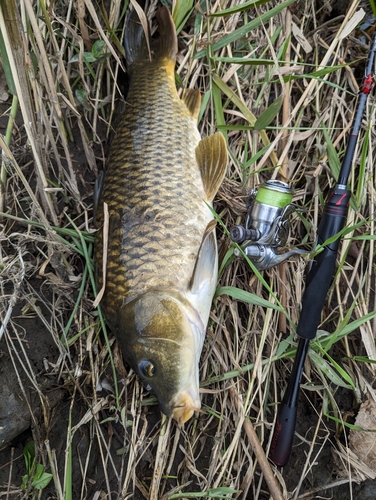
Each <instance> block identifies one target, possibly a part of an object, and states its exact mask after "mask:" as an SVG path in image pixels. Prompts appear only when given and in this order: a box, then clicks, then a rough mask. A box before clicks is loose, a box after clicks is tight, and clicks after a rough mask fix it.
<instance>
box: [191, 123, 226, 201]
mask: <svg viewBox="0 0 376 500" xmlns="http://www.w3.org/2000/svg"><path fill="white" fill-rule="evenodd" d="M196 161H197V164H198V166H199V169H200V172H201V178H202V183H203V185H204V190H205V194H206V200H207V201H213V199H214V196H215V195H216V194H217V191H218V189H219V186H220V185H221V183H222V181H223V178H224V176H225V173H226V167H227V147H226V141H225V138H224V137H223V135H222V134H221V133H220V132H217V133H216V134H214V135H210V136H209V137H205V139H202V140H201V141H200V142H199V144H198V146H197V148H196Z"/></svg>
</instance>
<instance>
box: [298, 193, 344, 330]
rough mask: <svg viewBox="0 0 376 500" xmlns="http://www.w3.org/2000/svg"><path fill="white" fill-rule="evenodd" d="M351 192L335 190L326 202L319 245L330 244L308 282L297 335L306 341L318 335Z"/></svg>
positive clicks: (319, 231)
mask: <svg viewBox="0 0 376 500" xmlns="http://www.w3.org/2000/svg"><path fill="white" fill-rule="evenodd" d="M350 196H351V192H350V191H349V190H348V189H346V188H345V187H342V186H338V185H337V186H336V187H335V188H333V189H332V190H331V191H330V193H329V196H328V199H327V201H326V203H325V207H324V212H323V215H322V218H321V221H320V225H319V227H318V230H317V243H319V244H320V245H322V244H324V243H325V242H327V240H329V242H327V243H326V245H325V247H324V249H323V251H322V252H321V253H319V254H318V255H316V257H315V258H314V260H313V261H312V262H311V266H310V269H309V272H308V275H307V279H306V288H305V291H304V295H303V304H302V311H301V313H300V318H299V324H298V327H297V330H296V332H297V334H298V335H299V336H300V337H303V338H305V339H313V338H315V336H316V331H317V327H318V325H319V323H320V316H321V311H322V309H323V307H324V303H325V298H326V295H327V293H328V290H329V287H330V284H331V282H332V279H333V275H334V269H335V265H336V258H337V252H338V247H339V243H340V238H339V237H338V238H334V237H335V235H337V234H338V233H339V232H340V231H341V230H342V229H343V228H344V226H345V223H346V218H347V212H348V207H349V202H350Z"/></svg>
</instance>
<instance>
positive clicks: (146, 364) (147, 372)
mask: <svg viewBox="0 0 376 500" xmlns="http://www.w3.org/2000/svg"><path fill="white" fill-rule="evenodd" d="M138 368H139V370H140V372H141V373H142V374H143V375H144V376H145V377H149V378H151V377H154V375H155V366H154V365H153V363H151V362H150V361H141V363H140V364H139V365H138Z"/></svg>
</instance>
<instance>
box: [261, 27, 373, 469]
mask: <svg viewBox="0 0 376 500" xmlns="http://www.w3.org/2000/svg"><path fill="white" fill-rule="evenodd" d="M375 54H376V31H375V34H374V38H373V40H372V43H371V47H370V52H369V55H368V60H367V63H366V69H365V76H364V80H363V83H362V86H361V88H360V95H359V99H358V104H357V107H356V111H355V115H354V120H353V124H352V129H351V134H350V138H349V141H348V146H347V149H346V153H345V157H344V159H343V162H342V165H341V169H340V172H339V177H338V182H337V184H336V185H335V186H334V188H332V189H331V190H330V191H329V195H328V198H327V200H326V202H325V206H324V211H323V215H322V217H321V221H320V224H319V227H318V229H317V239H316V243H315V247H317V246H318V245H320V246H322V247H323V249H322V251H321V252H320V253H318V254H317V255H316V256H315V258H314V259H313V261H312V262H311V263H310V267H309V270H308V274H307V278H306V288H305V291H304V295H303V300H302V310H301V313H300V319H299V322H298V326H297V330H296V333H297V334H298V336H299V337H300V338H299V343H298V348H297V351H296V356H295V360H294V364H293V368H292V371H291V376H290V379H289V382H288V385H287V388H286V392H285V394H284V396H283V399H282V402H281V404H280V407H279V411H278V415H277V420H276V424H275V427H274V434H273V438H272V442H271V447H270V451H269V458H270V460H271V461H272V462H274V464H275V465H278V466H281V467H283V466H284V465H286V464H287V462H288V460H289V458H290V453H291V448H292V443H293V437H294V432H295V423H296V414H297V405H298V396H299V388H300V380H301V377H302V373H303V367H304V361H305V358H306V356H307V353H308V349H309V343H310V340H312V339H314V338H315V337H316V332H317V328H318V325H319V322H320V316H321V311H322V309H323V307H324V303H325V299H326V295H327V293H328V290H329V287H330V285H331V282H332V279H333V275H334V269H335V264H336V259H337V252H338V247H339V244H340V231H341V230H342V229H343V228H344V226H345V223H346V219H347V213H348V208H349V203H350V197H351V191H349V190H348V189H347V187H346V185H347V181H348V179H349V176H350V172H351V165H352V161H353V159H354V154H355V148H356V144H357V141H358V135H359V131H360V127H361V122H362V117H363V114H364V110H365V106H366V102H367V98H368V95H369V94H370V92H371V90H372V84H373V73H374V71H373V69H374V61H375ZM336 235H338V237H337V238H336V239H334V241H332V240H333V237H335V236H336ZM329 239H330V241H329V242H328V240H329Z"/></svg>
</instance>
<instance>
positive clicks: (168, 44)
mask: <svg viewBox="0 0 376 500" xmlns="http://www.w3.org/2000/svg"><path fill="white" fill-rule="evenodd" d="M156 16H157V21H158V28H159V39H158V42H157V43H158V45H157V50H156V51H155V58H156V59H160V58H162V57H167V58H168V59H172V60H173V61H176V54H177V53H178V38H177V36H176V29H175V24H174V21H173V20H172V17H171V14H170V11H169V10H168V8H167V7H165V6H164V7H162V8H160V9H159V10H158V11H157V14H156Z"/></svg>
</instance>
